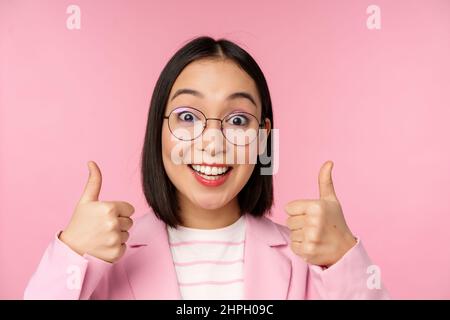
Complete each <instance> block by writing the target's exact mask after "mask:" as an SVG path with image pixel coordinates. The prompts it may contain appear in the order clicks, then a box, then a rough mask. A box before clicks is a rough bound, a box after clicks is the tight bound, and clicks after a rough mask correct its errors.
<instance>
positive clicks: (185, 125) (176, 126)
mask: <svg viewBox="0 0 450 320" xmlns="http://www.w3.org/2000/svg"><path fill="white" fill-rule="evenodd" d="M204 123H205V116H204V115H203V114H202V113H201V112H200V111H198V110H196V109H193V108H188V107H182V108H177V109H175V110H173V111H172V112H171V113H170V116H169V128H170V131H171V132H172V134H173V135H174V136H175V137H176V138H178V139H180V140H185V141H189V140H193V139H195V138H197V137H198V136H200V135H201V134H202V132H203V126H204Z"/></svg>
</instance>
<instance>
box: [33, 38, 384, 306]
mask: <svg viewBox="0 0 450 320" xmlns="http://www.w3.org/2000/svg"><path fill="white" fill-rule="evenodd" d="M272 127H273V116H272V104H271V100H270V94H269V90H268V86H267V83H266V80H265V77H264V75H263V73H262V71H261V70H260V68H259V66H258V65H257V63H256V62H255V61H254V59H253V58H252V57H251V56H250V55H249V54H248V53H247V52H246V51H244V50H243V49H242V48H240V47H239V46H237V45H236V44H234V43H232V42H230V41H227V40H223V39H222V40H218V41H215V40H214V39H212V38H209V37H200V38H197V39H194V40H192V41H191V42H189V43H188V44H186V45H185V46H184V47H183V48H181V49H180V50H179V51H178V52H177V53H175V55H174V56H173V57H172V58H171V59H170V61H169V62H168V63H167V65H166V66H165V68H164V70H163V71H162V73H161V75H160V77H159V79H158V82H157V84H156V86H155V89H154V92H153V96H152V100H151V106H150V111H149V115H148V122H147V129H146V135H145V140H144V148H143V153H142V182H143V190H144V194H145V197H146V200H147V202H148V204H149V206H150V207H151V211H150V212H148V213H147V214H145V215H144V216H142V217H140V218H139V219H137V221H135V222H134V226H133V227H132V225H133V221H132V219H131V215H132V214H133V213H134V208H133V206H132V205H131V204H129V203H126V202H123V201H99V194H100V188H101V173H100V169H99V168H98V166H97V165H96V163H95V162H89V163H88V166H89V172H90V175H89V180H88V183H87V185H86V188H85V190H84V192H83V195H82V197H81V199H80V201H79V203H78V205H77V206H76V208H75V210H74V213H73V217H72V219H71V221H70V223H69V224H68V226H67V227H66V228H65V229H64V230H63V231H62V232H58V233H57V234H56V236H55V239H54V240H53V241H52V242H51V243H50V245H49V247H48V248H47V250H46V252H45V254H44V256H43V258H42V260H41V262H40V264H39V266H38V269H37V271H36V272H35V274H34V275H33V277H32V278H31V280H30V282H29V284H28V286H27V288H26V290H25V298H26V299H35V298H38V299H42V298H50V299H52V298H54V299H315V298H323V299H364V298H365V299H378V298H388V294H387V292H386V290H385V289H384V288H383V286H382V285H379V286H377V285H375V287H374V286H373V285H371V284H370V281H369V280H370V279H369V277H370V274H368V273H367V270H368V268H369V267H370V266H371V265H372V263H371V261H370V259H369V257H368V256H367V254H366V252H365V250H364V248H363V246H362V243H361V241H360V240H359V238H357V237H355V236H354V235H353V234H352V232H351V231H350V229H349V228H348V226H347V224H346V222H345V219H344V216H343V213H342V210H341V206H340V204H339V202H338V200H337V197H336V194H335V192H334V188H333V184H332V178H331V169H332V165H333V163H332V162H331V161H327V162H326V163H325V164H324V165H323V166H322V168H321V170H320V173H319V190H320V199H318V200H296V201H292V202H290V203H289V204H288V205H287V206H286V207H285V210H286V211H287V213H288V214H289V218H288V220H287V226H288V227H284V226H281V225H279V224H276V223H274V222H272V221H271V220H269V219H268V218H266V217H265V215H266V214H267V213H269V212H270V209H271V207H272V205H273V189H272V175H270V174H269V175H268V174H265V173H264V172H265V171H263V169H267V168H264V166H263V164H262V162H261V159H260V157H261V156H262V155H263V154H271V151H272V150H271V147H272V146H271V137H272ZM243 159H244V160H243Z"/></svg>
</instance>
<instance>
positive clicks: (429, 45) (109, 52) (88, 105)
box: [0, 0, 450, 299]
mask: <svg viewBox="0 0 450 320" xmlns="http://www.w3.org/2000/svg"><path fill="white" fill-rule="evenodd" d="M69 4H77V5H79V6H80V8H81V30H73V31H71V30H68V29H67V28H66V19H67V17H68V16H69V15H68V14H67V13H66V8H67V6H68V5H69ZM371 4H376V5H378V6H380V8H381V30H369V29H367V27H366V19H367V17H368V15H367V14H366V8H367V6H369V5H371ZM198 35H210V36H213V37H215V38H219V37H226V38H229V39H230V40H233V41H235V42H237V43H238V44H240V45H242V46H243V47H244V48H245V49H246V50H248V51H249V52H250V53H251V54H252V55H253V56H254V57H255V59H256V60H257V62H258V63H259V64H260V66H261V68H262V69H263V71H264V72H265V75H266V77H267V80H268V83H269V87H270V89H271V94H272V97H273V105H274V112H275V125H276V127H277V128H279V129H280V137H281V142H280V151H281V155H280V169H279V172H278V174H277V175H276V176H275V188H276V189H275V190H276V208H275V210H274V216H273V218H274V220H275V221H277V222H281V223H284V221H285V214H284V212H283V209H282V208H283V205H284V204H285V203H286V202H288V201H290V200H294V199H300V198H317V197H318V185H317V179H318V172H319V168H320V166H321V165H322V163H323V162H324V161H326V160H328V159H331V160H333V161H334V164H335V166H334V169H333V177H334V183H335V188H336V193H337V195H338V197H339V199H340V201H341V203H342V206H343V209H344V213H345V215H346V218H347V221H348V224H349V226H350V228H351V229H352V231H353V232H354V233H355V234H357V235H359V236H360V237H361V238H362V239H363V242H364V244H365V246H366V248H367V250H368V251H369V253H370V255H371V257H372V259H373V260H374V261H375V262H376V263H377V264H378V265H379V266H380V268H381V272H382V278H383V281H384V283H385V284H386V286H387V288H388V289H389V290H390V292H391V294H392V296H393V297H395V298H408V299H409V298H413V299H418V298H426V299H430V298H446V299H449V298H450V250H449V244H450V229H449V225H450V200H449V195H450V194H449V186H450V170H449V169H450V151H449V144H450V143H449V136H450V125H449V119H450V58H449V57H450V1H448V0H442V1H429V0H426V1H425V0H423V1H410V0H408V1H379V0H376V1H372V0H371V1H363V0H354V1H308V2H307V1H260V0H258V1H253V2H252V1H242V0H238V1H231V0H229V1H210V0H206V1H169V0H164V1H110V0H108V1H81V0H77V1H56V0H54V1H7V0H0V298H7V299H13V298H19V299H20V298H22V292H23V289H24V287H25V285H26V282H27V280H28V278H29V277H30V276H31V274H32V272H33V271H34V269H35V268H36V266H37V263H38V261H39V259H40V257H41V255H42V253H43V251H44V249H45V248H46V246H47V244H48V243H49V241H50V240H51V239H52V237H53V236H54V234H55V232H56V231H57V230H60V229H61V228H63V227H64V226H65V225H66V223H67V222H68V220H69V218H70V216H71V214H72V210H73V208H74V206H75V204H76V202H77V201H78V199H79V197H80V195H81V192H82V190H83V187H84V184H85V182H86V179H87V175H88V171H87V167H86V162H87V161H88V160H90V159H92V160H95V161H97V163H98V164H99V166H100V168H101V169H102V172H103V177H104V180H103V189H102V194H101V198H100V200H124V201H129V202H131V203H132V204H133V205H134V206H135V207H136V211H137V212H138V215H140V214H142V213H144V212H146V211H147V207H146V203H145V201H144V197H143V195H142V191H141V189H140V183H139V181H140V176H139V157H140V152H141V147H142V141H143V137H144V132H145V124H146V116H147V111H148V105H149V101H150V97H151V94H152V90H153V86H154V84H155V82H156V79H157V77H158V75H159V73H160V71H161V70H162V68H163V66H164V65H165V63H166V62H167V60H168V59H169V58H170V56H171V55H172V54H173V53H174V52H175V51H176V50H177V49H178V48H180V47H181V46H182V45H183V44H184V43H185V42H187V41H188V40H190V39H191V38H193V37H195V36H198Z"/></svg>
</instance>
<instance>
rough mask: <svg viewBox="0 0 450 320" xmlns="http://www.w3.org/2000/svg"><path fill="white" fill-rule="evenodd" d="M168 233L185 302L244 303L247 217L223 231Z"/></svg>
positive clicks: (178, 231) (170, 230) (170, 229)
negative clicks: (186, 300)
mask: <svg viewBox="0 0 450 320" xmlns="http://www.w3.org/2000/svg"><path fill="white" fill-rule="evenodd" d="M167 231H168V235H169V243H170V250H171V252H172V258H173V262H174V265H175V270H176V273H177V278H178V285H179V288H180V292H181V297H182V298H183V299H215V300H216V299H243V294H244V282H243V281H244V278H243V276H244V270H243V267H244V241H245V218H244V215H242V216H241V217H240V218H239V219H238V220H237V221H236V222H234V223H233V224H231V225H229V226H227V227H224V228H220V229H194V228H186V227H183V226H178V228H176V229H175V228H171V227H169V226H168V227H167Z"/></svg>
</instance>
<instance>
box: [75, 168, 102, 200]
mask: <svg viewBox="0 0 450 320" xmlns="http://www.w3.org/2000/svg"><path fill="white" fill-rule="evenodd" d="M88 168H89V179H88V182H87V183H86V187H85V188H84V192H83V195H82V196H81V200H80V202H82V203H85V202H89V201H98V196H99V195H100V189H101V187H102V173H101V172H100V169H99V167H98V166H97V164H96V163H95V162H94V161H89V162H88Z"/></svg>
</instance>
